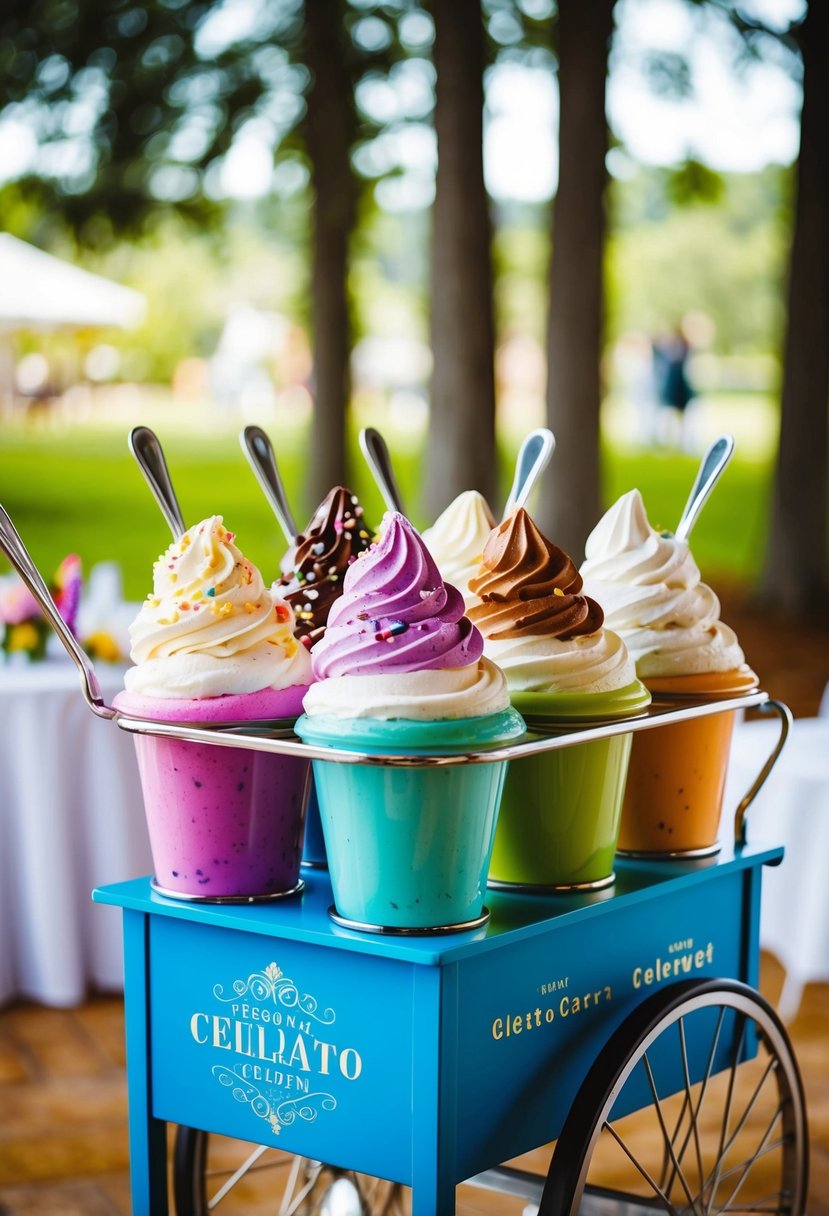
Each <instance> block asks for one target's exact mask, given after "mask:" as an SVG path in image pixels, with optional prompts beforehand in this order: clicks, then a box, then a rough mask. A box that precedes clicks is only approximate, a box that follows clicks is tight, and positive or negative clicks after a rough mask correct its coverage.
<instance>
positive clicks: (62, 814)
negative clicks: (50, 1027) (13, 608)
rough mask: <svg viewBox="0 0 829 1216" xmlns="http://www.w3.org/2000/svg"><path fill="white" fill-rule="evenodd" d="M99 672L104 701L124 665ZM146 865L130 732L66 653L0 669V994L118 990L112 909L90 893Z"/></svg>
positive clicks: (63, 996) (77, 996) (38, 996)
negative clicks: (113, 718)
mask: <svg viewBox="0 0 829 1216" xmlns="http://www.w3.org/2000/svg"><path fill="white" fill-rule="evenodd" d="M96 670H97V673H98V677H99V679H100V682H101V685H102V690H103V693H104V699H105V701H107V702H109V701H111V699H112V697H113V696H114V695H115V693H116V692H117V691H118V690H119V689H120V688H121V687H123V670H122V669H120V668H115V667H108V666H106V665H104V664H99V665H98V666H97V668H96ZM151 871H152V862H151V858H150V850H149V842H148V839H147V829H146V824H145V820H144V808H143V803H142V800H141V792H140V787H139V781H138V770H137V765H136V761H135V756H134V744H133V740H132V737H131V736H130V735H127V734H125V733H124V732H123V731H120V730H119V729H118V727H117V726H116V725H115V724H114V723H112V722H107V721H106V720H104V719H100V718H97V717H95V715H94V714H93V713H92V711H91V710H90V709H89V708H88V706H87V705H86V702H85V701H84V699H83V695H82V692H81V686H80V679H79V676H78V673H77V670H76V668H75V666H74V665H73V664H72V663H71V662H70V661H69V660H68V659H67V658H62V659H57V660H48V661H46V662H44V663H42V664H32V665H29V666H22V667H16V666H0V1003H2V1002H4V1001H7V1000H10V999H12V998H14V997H28V998H31V999H33V1000H37V1001H41V1002H43V1003H45V1004H50V1005H73V1004H77V1003H78V1002H80V1001H81V1000H83V998H84V995H85V993H86V992H87V990H88V989H89V987H90V986H94V987H96V988H101V989H113V990H118V989H120V988H121V986H122V983H123V951H122V944H121V915H120V912H119V910H118V909H117V908H108V907H104V906H101V905H99V904H93V903H92V900H91V898H90V893H91V891H92V888H93V887H95V886H98V885H99V884H101V883H109V882H119V881H120V880H122V879H127V878H135V877H138V876H139V875H141V874H148V873H151Z"/></svg>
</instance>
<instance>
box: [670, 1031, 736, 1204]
mask: <svg viewBox="0 0 829 1216" xmlns="http://www.w3.org/2000/svg"><path fill="white" fill-rule="evenodd" d="M724 1018H725V1009H720V1011H719V1013H718V1015H717V1025H716V1026H715V1028H714V1036H713V1038H712V1040H711V1049H710V1051H709V1052H708V1059H707V1061H706V1064H705V1073H704V1075H703V1078H702V1083H701V1085H700V1092H699V1097H698V1098H697V1103H696V1108H695V1109H693V1111H692V1114H691V1119H692V1125H696V1124H698V1123H699V1114H700V1111H701V1110H702V1106H703V1102H704V1101H705V1095H706V1092H707V1090H708V1083H709V1081H710V1080H711V1073H712V1071H713V1068H714V1060H715V1058H716V1055H717V1047H718V1045H719V1041H720V1032H721V1030H722V1024H723V1019H724ZM680 1023H681V1024H683V1026H684V1021H683V1019H682V1018H680ZM685 1110H686V1102H683V1104H682V1110H681V1111H680V1114H679V1119H678V1120H677V1125H676V1130H675V1132H674V1143H675V1142H676V1138H677V1137H678V1135H679V1130H680V1127H681V1126H682V1121H683V1119H684V1117H685ZM691 1133H692V1126H689V1128H688V1131H687V1132H686V1134H685V1139H684V1140H683V1142H682V1147H681V1148H680V1150H679V1160H680V1162H681V1161H682V1160H683V1158H684V1156H685V1152H686V1150H687V1148H688V1141H689V1140H690V1137H691ZM700 1177H702V1171H700ZM673 1182H674V1175H673V1173H671V1176H670V1177H669V1178H668V1179H665V1178H664V1176H663V1179H662V1185H663V1186H664V1187H665V1190H666V1191H668V1192H669V1193H670V1190H671V1187H672V1186H673Z"/></svg>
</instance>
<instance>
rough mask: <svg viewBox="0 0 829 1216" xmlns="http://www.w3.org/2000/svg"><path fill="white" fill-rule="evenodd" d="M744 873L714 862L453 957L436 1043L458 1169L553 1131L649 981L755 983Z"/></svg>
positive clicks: (751, 904)
mask: <svg viewBox="0 0 829 1216" xmlns="http://www.w3.org/2000/svg"><path fill="white" fill-rule="evenodd" d="M755 869H756V870H759V867H755ZM755 877H756V875H755V874H753V873H752V870H751V869H734V868H721V869H717V868H714V869H713V870H712V871H711V874H710V881H708V880H706V881H704V882H700V881H699V880H698V878H699V876H697V881H696V882H694V883H692V884H685V883H684V882H683V880H682V879H676V880H672V881H669V882H666V883H663V884H658V885H657V886H655V887H652V888H650V890H649V891H648V892H646V893H641V894H640V897H639V898H636V899H633V900H621V899H611V900H609V901H608V902H607V903H605V904H603V905H602V906H601V907H600V908H599V907H594V908H592V909H591V913H592V914H591V915H590V916H589V917H582V918H579V917H578V915H577V916H575V917H572V918H571V917H568V918H559V920H558V921H556V920H553V921H551V922H549V929H548V930H547V931H545V932H542V933H539V934H538V935H536V936H534V937H532V938H531V939H529V940H526V941H524V942H522V943H520V944H519V943H515V942H513V943H512V944H511V945H510V946H509V948H507V949H504V950H503V951H493V952H490V953H488V954H486V955H476V956H470V957H469V958H467V959H465V960H463V961H462V962H461V963H460V964H459V967H458V976H457V1006H456V1008H457V1024H456V1027H455V1028H454V1034H453V1036H452V1037H451V1039H449V1040H446V1041H445V1043H444V1047H446V1043H447V1042H449V1041H451V1042H452V1043H453V1044H456V1050H457V1057H458V1064H457V1078H456V1085H457V1093H456V1103H457V1127H458V1142H457V1155H458V1175H459V1177H468V1176H470V1175H472V1174H473V1173H476V1172H478V1171H480V1170H482V1169H485V1168H487V1166H489V1165H492V1164H494V1163H495V1162H496V1161H499V1160H500V1161H505V1160H507V1159H509V1158H510V1157H512V1156H517V1155H518V1154H520V1153H522V1152H525V1151H527V1150H528V1149H530V1148H533V1147H536V1146H538V1145H541V1144H546V1143H548V1142H549V1141H551V1140H554V1139H555V1138H556V1137H557V1136H558V1134H559V1131H560V1129H561V1125H562V1122H563V1119H564V1117H565V1115H566V1114H567V1112H568V1110H569V1108H570V1105H571V1103H572V1101H573V1098H574V1096H575V1093H576V1091H577V1089H578V1087H579V1085H580V1084H581V1081H582V1079H583V1078H584V1075H585V1074H586V1072H587V1070H588V1068H589V1067H590V1065H591V1064H592V1063H593V1060H594V1059H595V1058H596V1057H597V1056H598V1055H599V1054H600V1053H601V1051H602V1048H603V1046H604V1045H605V1043H606V1042H607V1040H608V1039H609V1037H610V1035H611V1034H612V1032H613V1031H614V1030H615V1029H616V1027H617V1026H618V1025H619V1023H620V1022H621V1021H622V1019H623V1018H624V1017H625V1016H626V1014H627V1013H628V1012H629V1011H630V1010H631V1009H632V1008H633V1007H634V1006H635V1005H637V1004H638V1003H640V1002H641V1001H642V1000H644V999H645V998H646V997H648V996H649V995H650V994H651V993H652V992H654V991H655V990H657V989H658V988H660V987H663V986H666V985H667V984H670V983H673V982H675V981H677V980H682V979H690V978H705V977H711V976H718V977H730V978H737V979H742V980H744V981H746V982H748V983H755V982H756V974H751V973H750V972H752V971H753V970H754V968H755V967H756V952H755V951H752V950H750V949H748V948H747V944H746V943H747V942H748V941H749V940H750V939H751V938H752V937H753V936H756V934H757V925H756V900H755V899H753V898H752V890H753V888H754V885H755V882H754V880H755ZM679 1080H680V1079H678V1082H677V1086H678V1084H679Z"/></svg>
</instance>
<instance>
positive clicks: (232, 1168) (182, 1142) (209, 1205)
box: [173, 1127, 402, 1216]
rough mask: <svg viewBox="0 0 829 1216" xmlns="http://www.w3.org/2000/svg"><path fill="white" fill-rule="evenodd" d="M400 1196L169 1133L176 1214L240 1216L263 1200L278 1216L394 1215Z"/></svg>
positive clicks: (246, 1148) (234, 1145)
mask: <svg viewBox="0 0 829 1216" xmlns="http://www.w3.org/2000/svg"><path fill="white" fill-rule="evenodd" d="M400 1192H401V1188H400V1187H399V1186H398V1185H397V1184H395V1183H392V1182H386V1181H385V1180H383V1179H381V1178H371V1177H368V1176H367V1175H365V1174H356V1173H354V1172H353V1171H352V1170H344V1169H338V1168H336V1167H335V1166H329V1165H325V1164H324V1163H323V1162H322V1161H314V1160H312V1159H311V1158H308V1157H298V1156H294V1155H292V1154H291V1153H284V1152H281V1151H280V1150H278V1149H272V1148H268V1147H267V1146H265V1145H259V1146H257V1145H254V1144H250V1143H249V1142H248V1141H245V1140H230V1139H228V1138H226V1137H225V1136H218V1135H214V1134H212V1133H209V1132H203V1131H200V1130H199V1129H198V1128H193V1127H179V1128H177V1129H176V1140H175V1151H174V1154H173V1195H174V1199H175V1211H176V1216H208V1213H210V1212H219V1213H220V1214H221V1216H242V1214H243V1213H248V1212H250V1211H251V1210H252V1208H253V1205H254V1204H255V1203H259V1204H261V1203H264V1202H266V1201H267V1202H268V1203H269V1205H270V1206H269V1208H268V1210H269V1211H273V1212H274V1213H278V1216H398V1213H400V1212H402V1209H401V1207H400ZM256 1210H257V1211H259V1210H260V1208H259V1207H257V1208H256Z"/></svg>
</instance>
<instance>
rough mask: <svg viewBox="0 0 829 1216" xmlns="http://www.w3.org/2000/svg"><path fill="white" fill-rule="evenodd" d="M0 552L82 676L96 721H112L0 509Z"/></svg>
mask: <svg viewBox="0 0 829 1216" xmlns="http://www.w3.org/2000/svg"><path fill="white" fill-rule="evenodd" d="M0 551H2V552H3V553H5V555H6V557H7V558H8V559H9V561H10V562H11V564H12V565H13V566H14V568H15V570H16V571H17V573H18V574H19V575H20V577H21V578H22V579H23V582H24V583H25V584H26V586H27V587H28V588H29V590H30V591H31V593H32V595H33V596H34V597H35V599H36V600H37V602H38V605H39V606H40V610H41V611H42V613H43V615H44V616H45V617H46V619H47V621H48V622H49V624H50V625H51V626H52V628H53V629H54V631H55V633H56V634H57V635H58V637H59V638H60V640H61V641H62V642H63V644H64V646H65V647H66V649H67V651H68V652H69V657H70V658H71V659H72V661H73V662H74V663H75V665H76V666H77V668H78V671H79V672H80V673H81V682H82V683H81V686H82V688H83V694H84V697H85V698H86V703H87V705H88V706H89V708H90V709H91V710H92V712H93V713H95V714H97V715H98V717H99V718H114V717H115V710H114V709H111V708H110V707H109V706H108V705H105V704H104V697H103V693H102V692H101V686H100V684H99V683H98V677H97V676H96V674H95V669H94V668H93V666H92V662H91V660H90V658H89V656H88V655H87V653H86V651H85V650H83V649H82V648H81V646H80V645H79V643H78V641H77V639H76V638H75V635H74V634H73V633H72V630H71V629H70V628H69V626H68V625H67V624H66V621H65V620H64V619H63V617H62V616H61V614H60V612H59V611H58V606H57V604H56V603H55V601H54V600H53V599H52V596H51V595H50V594H49V588H48V587H47V586H46V584H45V582H44V581H43V578H42V577H41V574H40V571H39V570H38V568H37V566H36V565H35V564H34V562H33V561H32V559H31V557H30V556H29V553H28V551H27V549H26V546H25V545H24V544H23V541H22V540H21V539H20V535H19V533H18V531H17V529H16V528H15V526H14V524H13V523H12V521H11V519H10V518H9V516H8V514H7V513H6V511H5V510H4V509H3V507H1V506H0Z"/></svg>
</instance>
